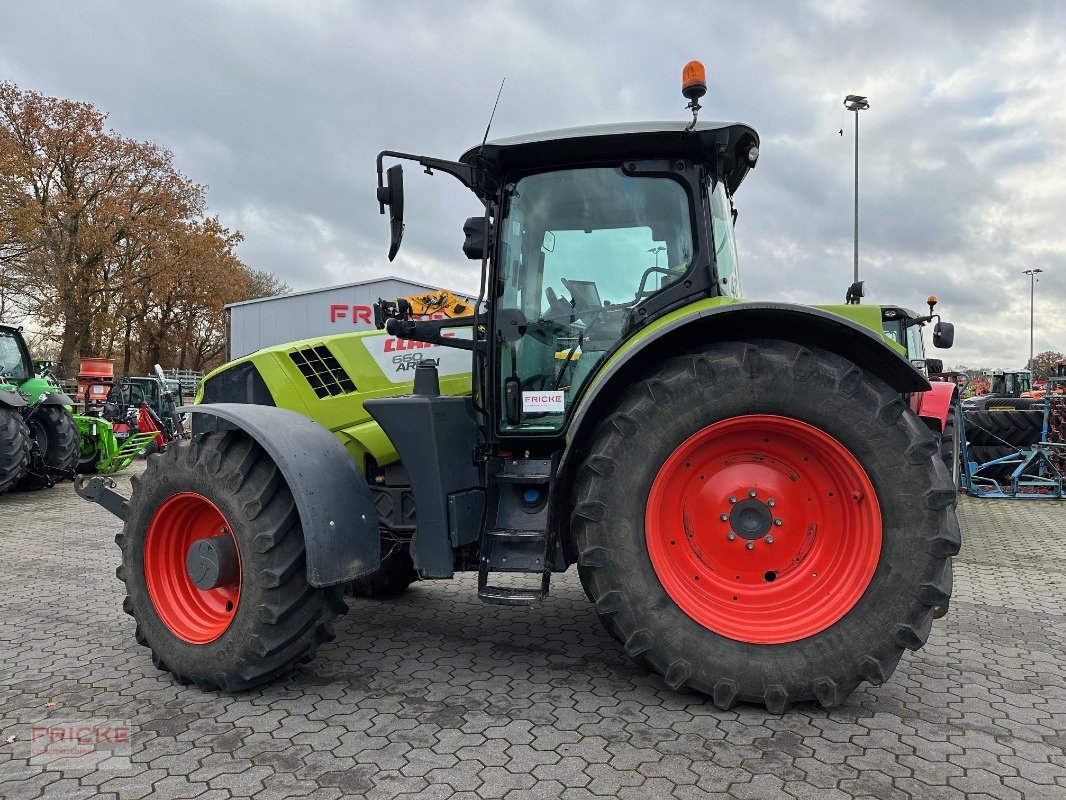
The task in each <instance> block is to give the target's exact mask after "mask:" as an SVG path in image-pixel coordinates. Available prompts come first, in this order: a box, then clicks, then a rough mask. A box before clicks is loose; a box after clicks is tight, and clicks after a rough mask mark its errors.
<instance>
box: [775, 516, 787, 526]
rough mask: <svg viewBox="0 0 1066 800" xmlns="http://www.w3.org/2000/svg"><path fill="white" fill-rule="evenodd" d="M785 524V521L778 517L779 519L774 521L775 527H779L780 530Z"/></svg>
mask: <svg viewBox="0 0 1066 800" xmlns="http://www.w3.org/2000/svg"><path fill="white" fill-rule="evenodd" d="M784 524H785V523H784V521H783V520H782V519H781V517H778V518H777V519H775V520H774V525H776V526H777V527H779V528H780V527H781V526H782V525H784Z"/></svg>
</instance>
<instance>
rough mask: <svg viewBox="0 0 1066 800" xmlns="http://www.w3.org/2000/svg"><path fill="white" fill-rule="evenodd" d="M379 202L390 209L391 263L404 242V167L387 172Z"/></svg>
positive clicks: (391, 168)
mask: <svg viewBox="0 0 1066 800" xmlns="http://www.w3.org/2000/svg"><path fill="white" fill-rule="evenodd" d="M378 202H379V203H381V204H382V205H383V206H388V207H389V234H390V235H389V261H392V260H393V259H394V258H396V254H397V253H398V252H400V242H401V241H403V167H402V166H400V165H399V164H395V165H393V166H391V167H389V168H388V169H387V170H385V185H384V186H379V187H378Z"/></svg>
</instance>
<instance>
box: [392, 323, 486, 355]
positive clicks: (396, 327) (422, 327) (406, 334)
mask: <svg viewBox="0 0 1066 800" xmlns="http://www.w3.org/2000/svg"><path fill="white" fill-rule="evenodd" d="M474 320H475V315H473V314H469V315H467V316H465V317H453V318H452V319H427V320H413V319H398V318H396V317H390V318H389V319H387V320H385V331H386V332H387V333H388V334H389V335H391V336H395V337H396V338H397V339H410V340H412V341H415V342H426V343H427V344H439V345H441V346H443V347H454V348H456V349H457V350H476V351H477V352H479V353H481V354H482V355H486V354H487V353H488V344H487V343H486V342H485V341H484V340H481V339H477V338H474V339H458V338H454V337H451V336H445V335H444V334H443V329H444V328H469V327H471V326H473V325H474ZM473 335H474V336H475V337H476V336H477V327H476V326H474V332H473Z"/></svg>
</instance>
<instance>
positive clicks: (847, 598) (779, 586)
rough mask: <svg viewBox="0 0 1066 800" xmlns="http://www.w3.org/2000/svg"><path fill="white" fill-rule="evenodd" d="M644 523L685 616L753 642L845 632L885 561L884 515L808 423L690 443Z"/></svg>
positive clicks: (721, 426)
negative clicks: (843, 623)
mask: <svg viewBox="0 0 1066 800" xmlns="http://www.w3.org/2000/svg"><path fill="white" fill-rule="evenodd" d="M723 517H724V518H723ZM644 525H645V532H646V537H647V542H648V553H649V555H650V557H651V563H652V566H653V567H654V568H655V573H656V575H658V577H659V581H660V582H661V583H662V585H663V588H664V589H665V590H666V592H667V594H669V595H670V597H671V598H672V599H673V601H674V602H675V603H677V605H678V606H679V607H680V608H681V610H682V611H684V612H685V613H686V614H687V615H688V616H689V617H691V618H692V619H693V620H695V621H696V622H698V623H700V624H701V625H703V626H704V627H706V628H709V629H710V630H712V631H714V632H715V633H718V634H721V635H722V636H725V637H728V638H730V639H735V640H737V641H741V642H750V643H753V644H781V643H784V642H793V641H797V640H799V639H803V638H806V637H808V636H813V635H814V634H816V633H818V632H819V631H823V630H825V629H826V628H828V627H829V626H830V625H832V624H833V623H835V622H837V621H838V620H839V619H840V618H841V617H843V616H844V615H845V614H847V613H848V611H850V610H851V608H852V607H853V606H854V605H855V603H857V602H858V600H859V598H860V597H862V594H863V592H865V591H866V587H867V586H869V584H870V581H871V579H872V578H873V575H874V571H875V570H876V569H877V562H878V559H879V557H880V554H881V509H880V506H879V505H878V502H877V495H876V493H875V491H874V487H873V484H872V483H871V482H870V479H869V477H868V476H867V475H866V472H865V471H864V470H863V468H862V466H861V465H860V464H859V462H858V461H857V460H856V459H855V457H854V456H853V455H852V454H851V453H850V452H848V450H847V449H846V448H845V447H844V446H843V445H842V444H841V443H840V442H838V441H837V440H836V439H834V438H833V437H832V436H830V435H829V434H827V433H825V432H824V431H821V430H819V429H818V428H815V427H814V426H812V425H808V424H807V423H805V422H800V421H799V420H795V419H789V418H787V417H779V416H771V415H766V414H754V415H750V416H742V417H734V418H732V419H727V420H724V421H722V422H716V423H715V424H713V425H709V426H708V427H706V428H704V429H703V430H701V431H698V432H697V433H695V434H693V435H692V436H690V437H689V438H688V439H686V440H685V441H684V442H683V443H682V444H681V446H680V447H678V448H677V450H675V451H674V452H673V453H672V454H671V455H670V457H669V458H668V459H667V460H666V462H665V463H664V464H663V466H662V468H661V469H660V470H659V474H658V475H657V476H656V478H655V481H654V483H652V487H651V493H650V494H649V497H648V507H647V513H646V515H645V520H644Z"/></svg>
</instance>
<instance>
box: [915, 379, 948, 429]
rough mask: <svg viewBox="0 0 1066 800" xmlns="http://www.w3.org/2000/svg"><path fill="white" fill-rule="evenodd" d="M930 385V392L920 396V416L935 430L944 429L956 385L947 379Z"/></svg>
mask: <svg viewBox="0 0 1066 800" xmlns="http://www.w3.org/2000/svg"><path fill="white" fill-rule="evenodd" d="M930 386H931V388H930V389H929V391H928V392H922V393H921V394H920V395H919V396H918V398H919V399H918V416H919V417H921V418H922V421H923V422H925V424H926V425H928V426H929V427H930V428H932V429H933V430H936V431H943V430H944V425H946V424H947V421H948V411H949V409H950V408H951V401H952V400H953V399H954V397H955V389H956V387H955V384H954V383H948V382H946V381H933V382H932V383H931V384H930Z"/></svg>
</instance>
